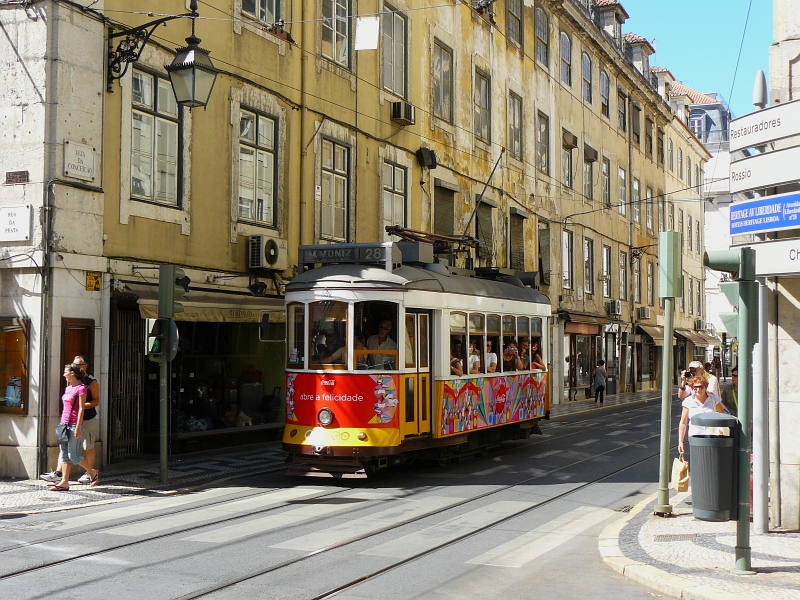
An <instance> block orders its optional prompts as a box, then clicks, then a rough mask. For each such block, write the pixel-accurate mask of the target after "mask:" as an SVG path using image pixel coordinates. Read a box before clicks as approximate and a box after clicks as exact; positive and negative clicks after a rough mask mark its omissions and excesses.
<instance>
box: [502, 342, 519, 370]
mask: <svg viewBox="0 0 800 600" xmlns="http://www.w3.org/2000/svg"><path fill="white" fill-rule="evenodd" d="M520 369H522V360H520V358H519V349H518V348H517V343H516V342H515V341H514V340H511V341H510V342H509V343H508V346H506V349H505V350H504V351H503V372H508V371H518V370H520Z"/></svg>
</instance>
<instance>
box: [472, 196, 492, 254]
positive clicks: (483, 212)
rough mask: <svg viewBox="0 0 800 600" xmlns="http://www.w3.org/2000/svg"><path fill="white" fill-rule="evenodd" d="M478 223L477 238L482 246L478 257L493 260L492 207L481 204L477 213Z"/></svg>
mask: <svg viewBox="0 0 800 600" xmlns="http://www.w3.org/2000/svg"><path fill="white" fill-rule="evenodd" d="M476 216H477V221H476V222H475V223H476V227H477V231H476V232H475V233H476V235H475V237H476V238H478V241H479V242H480V246H479V248H478V257H480V258H491V257H492V250H493V246H494V244H493V240H494V235H493V232H492V207H491V206H489V205H488V204H483V203H481V204H479V205H478V211H477V215H476Z"/></svg>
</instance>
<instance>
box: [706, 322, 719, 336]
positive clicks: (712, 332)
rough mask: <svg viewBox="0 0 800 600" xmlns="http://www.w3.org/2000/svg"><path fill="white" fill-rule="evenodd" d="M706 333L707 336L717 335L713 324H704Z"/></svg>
mask: <svg viewBox="0 0 800 600" xmlns="http://www.w3.org/2000/svg"><path fill="white" fill-rule="evenodd" d="M706 333H707V334H708V335H717V328H716V327H714V324H713V323H706Z"/></svg>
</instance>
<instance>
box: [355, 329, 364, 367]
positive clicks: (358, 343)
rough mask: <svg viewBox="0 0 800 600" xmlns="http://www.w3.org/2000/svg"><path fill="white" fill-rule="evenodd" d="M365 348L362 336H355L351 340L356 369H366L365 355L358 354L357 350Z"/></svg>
mask: <svg viewBox="0 0 800 600" xmlns="http://www.w3.org/2000/svg"><path fill="white" fill-rule="evenodd" d="M366 349H367V347H366V346H365V345H364V336H362V335H361V334H356V337H355V339H354V340H353V350H354V352H353V354H355V357H356V369H366V368H367V355H366V354H359V353H358V352H357V351H358V350H366Z"/></svg>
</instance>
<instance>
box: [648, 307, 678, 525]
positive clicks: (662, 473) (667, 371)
mask: <svg viewBox="0 0 800 600" xmlns="http://www.w3.org/2000/svg"><path fill="white" fill-rule="evenodd" d="M674 328H675V298H664V350H663V352H662V354H663V356H662V357H661V462H660V468H659V472H658V503H657V504H656V507H655V510H654V511H653V512H655V513H656V514H657V515H669V514H672V505H671V504H670V503H669V447H670V423H671V421H672V333H673V331H674Z"/></svg>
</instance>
